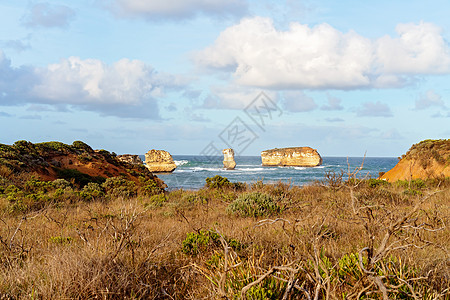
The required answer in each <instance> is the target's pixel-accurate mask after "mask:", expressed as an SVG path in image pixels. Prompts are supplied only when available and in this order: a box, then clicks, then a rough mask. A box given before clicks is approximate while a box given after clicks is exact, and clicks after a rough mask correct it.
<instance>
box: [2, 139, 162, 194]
mask: <svg viewBox="0 0 450 300" xmlns="http://www.w3.org/2000/svg"><path fill="white" fill-rule="evenodd" d="M0 166H4V167H6V168H8V169H10V170H11V171H13V172H14V173H22V172H25V173H32V174H34V175H36V176H37V177H39V178H40V179H41V180H55V179H58V178H64V179H66V178H67V177H68V176H71V174H72V175H77V174H78V175H77V176H88V177H89V178H103V179H106V178H109V177H117V176H121V177H125V178H126V179H128V180H132V181H135V182H136V183H138V182H139V178H140V177H143V178H145V179H154V180H155V181H156V182H157V184H158V185H159V186H160V187H166V186H165V184H164V182H163V181H162V180H160V179H159V178H157V177H156V176H154V175H153V174H152V173H151V172H150V171H149V170H148V169H147V168H145V167H144V166H143V165H133V164H130V163H127V162H123V161H120V160H119V159H118V158H117V157H116V155H115V154H114V153H110V152H108V151H106V150H93V149H92V148H91V147H90V146H89V145H87V144H85V143H83V142H80V141H76V142H73V144H72V145H66V144H63V143H60V142H46V143H38V144H33V143H30V142H27V141H17V142H15V143H14V144H13V145H4V144H0Z"/></svg>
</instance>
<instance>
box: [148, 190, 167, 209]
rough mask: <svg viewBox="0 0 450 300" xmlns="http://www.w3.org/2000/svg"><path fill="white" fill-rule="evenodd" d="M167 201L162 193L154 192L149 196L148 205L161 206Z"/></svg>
mask: <svg viewBox="0 0 450 300" xmlns="http://www.w3.org/2000/svg"><path fill="white" fill-rule="evenodd" d="M166 201H167V197H166V195H165V194H164V193H161V194H156V195H153V196H151V197H150V203H149V204H148V205H150V206H153V207H161V206H163V204H164V203H165V202H166Z"/></svg>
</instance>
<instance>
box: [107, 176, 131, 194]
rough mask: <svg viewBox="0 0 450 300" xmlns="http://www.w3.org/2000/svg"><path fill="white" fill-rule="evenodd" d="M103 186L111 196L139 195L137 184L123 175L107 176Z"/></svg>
mask: <svg viewBox="0 0 450 300" xmlns="http://www.w3.org/2000/svg"><path fill="white" fill-rule="evenodd" d="M102 187H103V189H105V191H106V194H107V195H108V196H110V197H123V198H131V197H135V196H136V195H137V187H136V184H135V183H134V182H133V181H129V180H126V179H125V178H123V177H111V178H107V179H106V180H105V182H103V183H102Z"/></svg>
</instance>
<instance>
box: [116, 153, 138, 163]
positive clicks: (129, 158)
mask: <svg viewBox="0 0 450 300" xmlns="http://www.w3.org/2000/svg"><path fill="white" fill-rule="evenodd" d="M117 159H118V160H120V161H123V162H127V163H129V164H132V165H143V164H144V163H143V162H142V159H141V158H140V157H139V155H133V154H123V155H117Z"/></svg>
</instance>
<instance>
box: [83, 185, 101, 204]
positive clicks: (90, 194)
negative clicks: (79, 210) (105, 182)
mask: <svg viewBox="0 0 450 300" xmlns="http://www.w3.org/2000/svg"><path fill="white" fill-rule="evenodd" d="M104 195H105V193H104V192H103V189H102V187H101V186H100V185H99V184H98V183H96V182H89V183H88V184H86V185H85V186H84V187H83V189H82V190H81V191H80V197H81V198H83V199H84V200H85V201H93V200H97V199H99V198H101V197H103V196H104Z"/></svg>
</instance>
